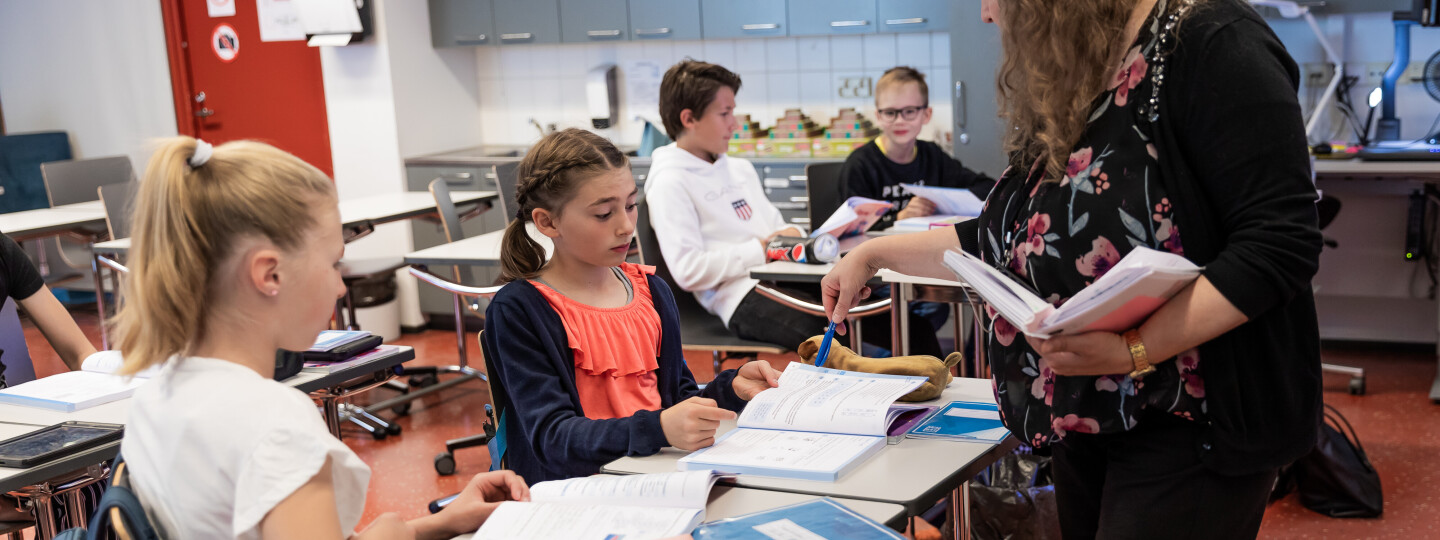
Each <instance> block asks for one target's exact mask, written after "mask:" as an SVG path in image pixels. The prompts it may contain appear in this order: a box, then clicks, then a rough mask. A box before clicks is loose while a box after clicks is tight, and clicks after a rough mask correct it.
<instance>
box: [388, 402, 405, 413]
mask: <svg viewBox="0 0 1440 540" xmlns="http://www.w3.org/2000/svg"><path fill="white" fill-rule="evenodd" d="M390 412H393V413H395V414H396V415H399V416H405V415H407V414H410V402H408V401H407V402H405V403H401V404H399V405H396V406H394V407H390Z"/></svg>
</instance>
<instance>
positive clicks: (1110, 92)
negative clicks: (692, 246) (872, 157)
mask: <svg viewBox="0 0 1440 540" xmlns="http://www.w3.org/2000/svg"><path fill="white" fill-rule="evenodd" d="M982 5H983V8H982V16H983V17H984V18H985V19H986V21H987V22H994V23H996V24H997V25H998V26H999V27H1000V30H1001V38H1002V43H1003V45H1004V54H1003V58H1002V63H1001V66H1000V71H999V75H998V79H999V90H1000V96H1001V116H1002V117H1003V118H1004V119H1005V120H1006V122H1007V123H1008V126H1009V129H1007V133H1006V134H1007V138H1006V141H1005V143H1006V149H1007V151H1008V152H1009V153H1010V160H1009V161H1010V166H1009V168H1008V169H1006V171H1005V172H1004V174H1002V175H1001V179H1000V181H999V183H998V184H997V185H996V187H995V188H994V190H993V191H992V192H991V194H990V197H989V199H988V200H987V201H986V206H985V209H984V211H983V212H982V214H981V216H980V218H979V219H976V220H974V221H971V222H968V223H966V224H962V225H961V226H958V227H956V228H955V229H956V230H955V231H954V232H953V233H952V232H951V231H947V230H932V231H929V232H926V233H917V234H912V235H905V236H896V237H889V238H884V239H878V240H874V241H871V242H867V243H865V244H863V245H862V246H861V247H860V248H858V249H856V250H855V251H854V252H852V253H851V254H850V255H848V256H846V257H845V258H843V259H842V260H841V261H840V263H839V264H838V265H837V266H836V268H835V269H834V270H833V271H832V272H831V273H830V275H829V276H827V277H826V278H825V282H824V292H825V302H826V307H827V310H829V311H830V312H831V313H832V314H834V313H840V314H843V313H845V312H846V310H847V309H848V307H849V306H853V305H854V304H855V303H856V302H858V301H859V299H861V298H863V297H864V296H865V295H866V294H868V290H867V289H866V288H865V287H864V283H865V281H866V280H867V279H869V278H870V277H871V276H873V275H874V273H875V272H876V271H878V269H880V268H891V269H894V270H897V271H901V272H904V273H908V274H914V275H922V276H931V277H938V278H949V279H954V274H952V273H950V272H949V271H948V270H946V269H945V267H944V266H943V265H942V264H941V262H940V261H941V256H942V254H943V253H944V252H945V251H946V250H951V249H965V250H966V251H969V252H971V253H972V254H974V255H976V256H979V257H981V258H982V259H983V260H985V261H986V262H988V263H990V264H993V265H995V266H996V267H999V268H1003V269H1005V270H1008V272H1009V274H1010V275H1011V276H1012V277H1014V278H1016V279H1018V280H1020V281H1023V282H1024V283H1025V284H1026V285H1028V286H1029V287H1031V288H1032V289H1033V290H1035V291H1036V292H1038V293H1039V295H1040V296H1041V297H1042V298H1046V299H1048V300H1049V301H1050V302H1052V303H1054V304H1056V305H1059V304H1062V303H1064V302H1065V301H1066V300H1067V299H1069V298H1070V297H1071V296H1073V295H1075V294H1076V293H1077V292H1079V291H1080V290H1081V289H1084V288H1085V287H1086V286H1087V285H1089V284H1091V283H1093V282H1094V281H1095V280H1096V279H1098V278H1099V277H1100V276H1102V275H1104V274H1105V272H1106V271H1108V270H1109V269H1110V268H1112V267H1113V266H1114V265H1115V264H1116V263H1117V262H1118V261H1119V260H1120V258H1121V257H1123V256H1124V255H1125V254H1126V253H1128V252H1130V251H1131V250H1132V249H1134V248H1135V247H1137V246H1144V247H1147V248H1151V249H1156V250H1162V251H1168V252H1171V253H1175V254H1179V255H1182V256H1184V257H1186V258H1188V259H1190V260H1191V261H1193V262H1195V263H1196V264H1200V265H1203V266H1204V268H1205V269H1204V271H1203V273H1202V277H1200V278H1199V279H1198V280H1197V281H1196V282H1194V284H1192V285H1191V286H1189V287H1187V288H1186V289H1184V290H1183V291H1181V292H1180V294H1178V295H1176V296H1175V297H1174V298H1172V299H1171V300H1170V301H1169V302H1167V303H1166V304H1165V305H1164V306H1162V307H1161V308H1160V309H1159V310H1158V311H1156V312H1155V313H1154V314H1152V315H1151V316H1150V318H1149V319H1148V320H1146V321H1145V322H1144V323H1143V324H1141V325H1140V326H1139V327H1137V328H1135V329H1132V330H1130V331H1127V332H1122V333H1119V334H1116V333H1109V332H1091V333H1087V334H1079V335H1073V336H1063V337H1055V338H1052V339H1049V340H1040V339H1035V338H1031V337H1026V336H1024V335H1023V334H1020V333H1018V332H1017V331H1016V330H1015V328H1014V327H1013V326H1012V325H1011V324H1010V323H1009V322H1008V321H1006V320H1005V319H1004V318H1001V317H997V316H996V315H995V312H994V311H993V310H991V309H987V310H986V313H987V314H988V315H989V317H988V318H987V320H988V322H989V330H990V331H989V333H988V335H987V337H986V346H987V348H988V352H989V355H988V356H989V359H990V364H991V368H992V372H993V374H994V382H995V393H996V398H997V400H998V401H999V403H1000V411H1001V415H1002V418H1003V419H1004V421H1005V425H1006V426H1007V427H1008V428H1009V429H1010V431H1011V432H1012V433H1013V434H1014V435H1015V436H1016V437H1019V438H1021V439H1022V440H1023V441H1024V442H1026V443H1027V444H1030V445H1032V446H1035V447H1037V448H1050V449H1051V450H1053V451H1054V456H1055V476H1056V498H1057V501H1058V503H1059V510H1060V519H1061V526H1062V529H1063V530H1064V532H1065V536H1066V538H1094V537H1097V536H1098V537H1102V538H1226V539H1229V538H1241V537H1254V536H1255V535H1256V534H1257V532H1258V530H1259V527H1260V520H1261V516H1262V515H1263V513H1264V509H1265V501H1266V497H1267V495H1268V493H1269V491H1270V488H1271V485H1272V484H1273V482H1274V478H1275V474H1276V470H1277V469H1278V467H1280V466H1281V465H1284V464H1286V463H1289V462H1291V461H1293V460H1294V459H1295V458H1297V457H1299V456H1300V455H1302V454H1303V453H1305V452H1306V451H1308V450H1309V449H1310V448H1311V447H1312V446H1313V445H1314V442H1315V437H1316V431H1317V427H1318V425H1319V408H1320V371H1319V364H1320V361H1319V332H1318V325H1317V323H1316V317H1315V306H1314V297H1313V296H1312V295H1311V292H1310V279H1311V277H1312V276H1313V275H1314V273H1315V271H1316V268H1317V266H1318V262H1319V254H1320V245H1321V244H1320V233H1319V229H1318V227H1317V225H1316V216H1315V207H1314V201H1315V199H1316V192H1315V189H1314V186H1313V184H1312V183H1311V180H1310V163H1309V158H1308V155H1307V152H1306V139H1305V130H1304V126H1303V123H1302V120H1301V115H1300V107H1299V104H1298V102H1297V99H1296V83H1297V80H1298V73H1297V69H1296V66H1295V63H1294V62H1293V61H1292V60H1291V58H1290V56H1289V55H1288V54H1287V53H1286V52H1285V49H1284V47H1283V45H1281V44H1280V42H1279V40H1278V39H1277V38H1276V37H1275V35H1274V34H1273V33H1272V32H1271V31H1270V29H1269V27H1268V26H1266V24H1265V22H1264V21H1263V20H1262V19H1261V18H1260V17H1259V16H1258V15H1257V14H1256V13H1255V12H1254V11H1253V10H1252V9H1251V8H1250V7H1249V6H1248V5H1247V4H1246V3H1245V2H1243V1H1242V0H984V1H983V3H982ZM832 318H843V316H842V317H832ZM1148 367H1153V368H1154V369H1153V370H1149V369H1146V368H1148Z"/></svg>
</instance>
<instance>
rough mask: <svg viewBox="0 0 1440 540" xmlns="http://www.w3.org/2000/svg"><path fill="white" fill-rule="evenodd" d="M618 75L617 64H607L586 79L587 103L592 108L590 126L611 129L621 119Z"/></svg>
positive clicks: (592, 72) (591, 72)
mask: <svg viewBox="0 0 1440 540" xmlns="http://www.w3.org/2000/svg"><path fill="white" fill-rule="evenodd" d="M617 75H618V70H617V69H615V64H605V65H602V66H600V67H597V68H595V69H592V70H590V74H589V75H588V76H587V77H585V101H586V103H587V104H588V105H589V108H590V125H592V126H594V127H595V129H609V128H610V127H611V126H614V125H615V123H616V122H617V121H618V120H619V118H620V92H619V90H618V88H617V86H618V82H617V81H616V77H617Z"/></svg>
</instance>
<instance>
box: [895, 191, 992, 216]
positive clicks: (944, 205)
mask: <svg viewBox="0 0 1440 540" xmlns="http://www.w3.org/2000/svg"><path fill="white" fill-rule="evenodd" d="M900 186H901V187H904V188H905V191H908V192H910V194H911V195H914V196H916V197H920V198H922V199H925V200H927V201H930V202H932V203H935V213H936V214H943V215H947V216H966V217H975V216H978V215H980V209H981V208H984V207H985V201H982V200H980V198H979V197H976V196H975V194H974V193H971V192H970V190H968V189H962V188H947V187H935V186H922V185H919V184H900Z"/></svg>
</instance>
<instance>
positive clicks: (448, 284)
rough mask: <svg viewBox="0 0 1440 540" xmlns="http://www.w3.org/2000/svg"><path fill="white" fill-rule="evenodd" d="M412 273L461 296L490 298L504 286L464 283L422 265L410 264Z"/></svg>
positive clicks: (420, 278) (421, 279)
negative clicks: (435, 272) (447, 277)
mask: <svg viewBox="0 0 1440 540" xmlns="http://www.w3.org/2000/svg"><path fill="white" fill-rule="evenodd" d="M410 275H412V276H415V277H416V278H417V279H419V280H420V281H424V282H426V283H429V284H431V285H434V286H436V287H439V288H440V289H441V290H444V291H446V292H449V293H450V294H458V295H460V296H483V297H485V298H490V297H492V296H495V293H498V292H500V288H501V287H503V285H496V286H492V287H474V286H471V285H462V284H459V283H455V282H454V281H450V280H448V279H445V278H443V277H440V276H437V275H435V274H432V273H430V270H429V269H428V268H426V267H424V266H422V265H412V266H410Z"/></svg>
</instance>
